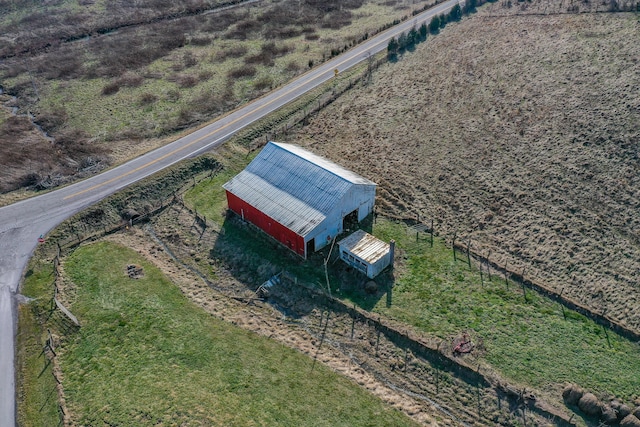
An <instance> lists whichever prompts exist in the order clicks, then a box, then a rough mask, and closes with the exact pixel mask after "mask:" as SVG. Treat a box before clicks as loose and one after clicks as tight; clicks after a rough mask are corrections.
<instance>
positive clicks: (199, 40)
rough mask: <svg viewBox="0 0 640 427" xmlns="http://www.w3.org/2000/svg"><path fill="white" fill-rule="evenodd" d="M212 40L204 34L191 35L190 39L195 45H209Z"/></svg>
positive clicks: (190, 42)
mask: <svg viewBox="0 0 640 427" xmlns="http://www.w3.org/2000/svg"><path fill="white" fill-rule="evenodd" d="M211 42H212V40H211V37H207V36H202V37H191V39H190V40H189V44H192V45H194V46H208V45H210V44H211Z"/></svg>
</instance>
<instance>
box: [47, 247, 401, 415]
mask: <svg viewBox="0 0 640 427" xmlns="http://www.w3.org/2000/svg"><path fill="white" fill-rule="evenodd" d="M129 263H137V264H139V265H142V266H143V267H144V272H145V276H144V278H141V279H139V280H132V279H129V278H127V277H126V274H125V267H126V265H127V264H129ZM66 270H67V272H68V273H69V276H70V277H71V278H72V279H73V281H74V283H75V284H76V285H77V290H76V296H75V300H74V302H73V304H72V306H71V309H72V310H73V311H74V313H75V314H76V315H77V316H78V318H79V320H80V321H81V322H82V324H83V327H82V329H81V330H80V331H79V332H78V334H77V336H75V337H73V338H71V339H70V341H69V343H68V344H66V345H65V346H64V350H63V351H62V352H61V356H60V360H61V366H62V371H63V372H64V377H65V380H64V388H65V394H66V399H67V404H68V407H69V410H70V411H71V413H72V414H73V417H74V419H75V420H76V421H77V422H78V423H79V424H85V425H86V424H95V423H104V422H109V423H111V424H113V423H123V424H127V423H130V422H132V421H135V422H136V423H137V424H139V425H156V424H157V423H164V424H171V425H175V424H180V425H199V424H200V423H206V424H209V423H210V424H213V425H291V426H294V425H295V426H298V425H327V426H334V425H344V426H347V425H348V426H357V425H372V423H373V424H375V425H410V424H411V423H410V422H409V421H408V420H407V419H406V418H405V417H404V416H403V415H401V414H399V413H398V412H396V411H393V410H390V409H388V408H385V407H384V405H383V404H382V403H381V402H380V401H378V400H377V399H375V398H373V397H372V396H370V395H368V394H367V393H366V392H365V391H363V390H362V389H360V388H359V387H357V386H356V385H354V384H352V383H350V382H349V381H347V380H345V379H343V378H340V377H339V376H337V375H336V374H334V373H332V372H331V371H329V370H328V369H326V368H324V367H322V366H319V365H316V366H315V367H313V366H312V363H311V360H310V359H309V358H307V357H303V356H301V355H300V354H298V353H297V352H295V351H293V350H290V349H288V348H286V347H284V346H282V345H279V344H275V343H274V342H272V341H270V340H268V339H265V338H261V337H257V336H255V335H254V334H252V333H248V332H246V331H243V330H240V329H238V328H235V327H233V326H230V325H228V324H225V323H223V322H221V321H219V320H216V319H215V318H212V317H211V316H209V315H208V314H206V313H204V312H203V311H202V310H201V309H199V308H196V307H195V306H193V305H191V303H189V302H188V301H187V299H186V298H185V297H184V296H183V295H182V294H181V293H180V291H179V290H178V289H177V288H176V287H175V286H173V285H172V284H171V283H170V282H169V281H168V280H167V279H166V278H165V277H164V276H163V275H162V274H161V273H160V272H159V271H158V270H157V269H155V268H154V267H152V266H151V265H150V264H148V263H147V262H145V261H144V260H143V259H141V258H140V257H139V256H138V255H136V254H135V253H134V252H133V251H131V250H129V249H126V248H122V247H119V246H116V245H113V244H109V243H98V244H94V245H90V246H87V247H83V248H81V249H79V250H77V251H76V252H75V253H74V254H73V255H72V256H71V257H70V259H69V260H68V261H67V263H66Z"/></svg>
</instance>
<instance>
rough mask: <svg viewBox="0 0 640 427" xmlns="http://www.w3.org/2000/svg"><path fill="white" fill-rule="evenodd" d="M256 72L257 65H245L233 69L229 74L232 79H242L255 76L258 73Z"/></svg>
mask: <svg viewBox="0 0 640 427" xmlns="http://www.w3.org/2000/svg"><path fill="white" fill-rule="evenodd" d="M256 73H257V70H256V67H253V66H245V67H240V68H236V69H234V70H231V71H229V73H228V74H227V75H228V76H229V77H230V78H232V79H242V78H246V77H253V76H255V75H256Z"/></svg>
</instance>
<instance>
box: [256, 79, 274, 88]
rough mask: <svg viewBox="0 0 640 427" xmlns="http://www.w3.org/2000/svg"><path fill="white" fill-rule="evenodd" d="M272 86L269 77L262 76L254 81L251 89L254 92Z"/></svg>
mask: <svg viewBox="0 0 640 427" xmlns="http://www.w3.org/2000/svg"><path fill="white" fill-rule="evenodd" d="M272 84H273V80H272V79H271V77H269V76H264V77H261V78H259V79H258V80H256V81H255V83H254V84H253V87H254V88H255V89H256V90H263V89H271V85H272Z"/></svg>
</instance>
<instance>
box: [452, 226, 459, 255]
mask: <svg viewBox="0 0 640 427" xmlns="http://www.w3.org/2000/svg"><path fill="white" fill-rule="evenodd" d="M457 233H458V232H457V231H456V232H454V233H453V242H452V243H451V249H452V250H453V261H454V262H455V261H457V258H456V234H457Z"/></svg>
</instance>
